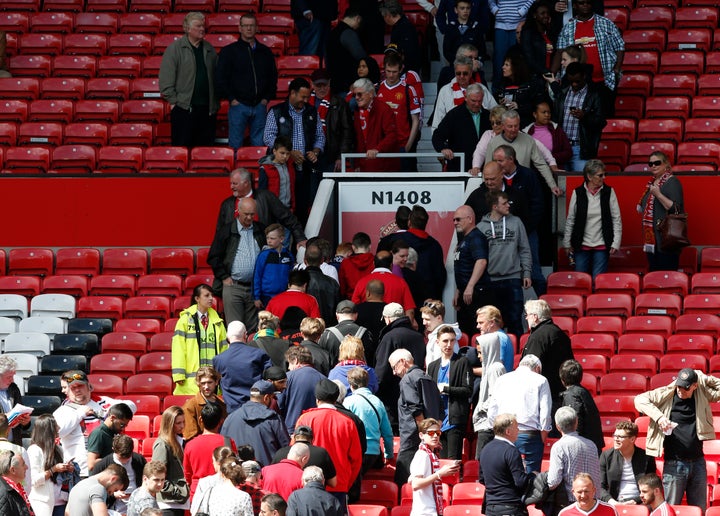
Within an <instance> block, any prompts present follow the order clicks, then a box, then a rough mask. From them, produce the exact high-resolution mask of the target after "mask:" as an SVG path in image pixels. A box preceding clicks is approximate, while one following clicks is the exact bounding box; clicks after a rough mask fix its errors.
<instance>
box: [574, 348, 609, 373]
mask: <svg viewBox="0 0 720 516" xmlns="http://www.w3.org/2000/svg"><path fill="white" fill-rule="evenodd" d="M575 360H577V361H578V363H579V364H580V365H581V366H582V368H583V373H587V374H591V375H594V376H602V375H604V374H607V372H608V356H607V355H586V354H584V353H576V354H575Z"/></svg>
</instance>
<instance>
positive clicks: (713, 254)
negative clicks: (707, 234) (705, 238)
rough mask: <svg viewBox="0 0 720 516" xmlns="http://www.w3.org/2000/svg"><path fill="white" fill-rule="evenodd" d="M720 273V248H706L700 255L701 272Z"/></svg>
mask: <svg viewBox="0 0 720 516" xmlns="http://www.w3.org/2000/svg"><path fill="white" fill-rule="evenodd" d="M715 271H720V247H705V248H703V250H702V252H701V253H700V272H715Z"/></svg>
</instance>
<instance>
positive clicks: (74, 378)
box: [62, 373, 87, 383]
mask: <svg viewBox="0 0 720 516" xmlns="http://www.w3.org/2000/svg"><path fill="white" fill-rule="evenodd" d="M62 379H63V380H65V381H66V382H67V383H73V382H74V381H77V380H79V381H81V382H86V381H87V377H86V376H85V375H84V374H80V373H73V374H68V373H65V374H64V375H62Z"/></svg>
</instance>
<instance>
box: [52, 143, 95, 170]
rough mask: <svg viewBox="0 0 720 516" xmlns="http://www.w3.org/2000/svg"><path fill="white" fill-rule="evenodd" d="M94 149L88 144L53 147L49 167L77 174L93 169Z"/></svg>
mask: <svg viewBox="0 0 720 516" xmlns="http://www.w3.org/2000/svg"><path fill="white" fill-rule="evenodd" d="M95 165H96V154H95V149H94V148H92V147H91V146H89V145H61V146H59V147H56V148H55V149H53V152H52V163H51V165H50V167H51V169H52V170H54V171H56V172H63V173H71V174H79V173H91V172H92V171H93V170H95Z"/></svg>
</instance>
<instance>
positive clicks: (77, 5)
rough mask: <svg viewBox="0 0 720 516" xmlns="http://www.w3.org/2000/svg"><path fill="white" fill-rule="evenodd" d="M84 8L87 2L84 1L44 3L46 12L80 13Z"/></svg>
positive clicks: (51, 1)
mask: <svg viewBox="0 0 720 516" xmlns="http://www.w3.org/2000/svg"><path fill="white" fill-rule="evenodd" d="M84 6H85V2H84V1H83V0H45V1H44V2H43V10H44V11H62V12H74V13H79V12H80V11H82V10H83V7H84Z"/></svg>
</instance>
